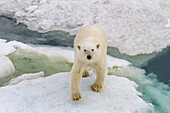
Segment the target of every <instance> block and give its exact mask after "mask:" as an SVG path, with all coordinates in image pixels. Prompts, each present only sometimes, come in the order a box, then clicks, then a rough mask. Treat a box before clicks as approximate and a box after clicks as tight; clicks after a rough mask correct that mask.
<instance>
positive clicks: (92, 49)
mask: <svg viewBox="0 0 170 113" xmlns="http://www.w3.org/2000/svg"><path fill="white" fill-rule="evenodd" d="M99 48H100V44H96V45H95V44H92V43H84V44H82V45H77V49H78V51H79V53H80V56H81V57H82V58H83V60H85V61H93V60H95V59H96V58H97V56H98V50H99Z"/></svg>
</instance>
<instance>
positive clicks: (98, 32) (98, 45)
mask: <svg viewBox="0 0 170 113" xmlns="http://www.w3.org/2000/svg"><path fill="white" fill-rule="evenodd" d="M74 50H75V57H74V65H73V67H72V70H71V84H70V85H71V99H72V100H79V99H81V93H80V81H81V77H82V74H83V72H86V71H87V68H88V67H92V68H93V69H95V70H96V73H97V78H96V81H95V83H94V84H93V85H92V87H91V88H92V90H93V91H96V92H100V91H102V90H103V89H104V84H105V79H106V75H107V64H106V56H107V38H106V35H105V33H104V31H103V30H102V29H100V28H99V27H97V26H94V25H88V26H85V27H83V28H81V29H80V30H79V32H78V33H77V35H76V38H75V40H74ZM88 55H90V56H91V59H90V60H88V59H87V56H88Z"/></svg>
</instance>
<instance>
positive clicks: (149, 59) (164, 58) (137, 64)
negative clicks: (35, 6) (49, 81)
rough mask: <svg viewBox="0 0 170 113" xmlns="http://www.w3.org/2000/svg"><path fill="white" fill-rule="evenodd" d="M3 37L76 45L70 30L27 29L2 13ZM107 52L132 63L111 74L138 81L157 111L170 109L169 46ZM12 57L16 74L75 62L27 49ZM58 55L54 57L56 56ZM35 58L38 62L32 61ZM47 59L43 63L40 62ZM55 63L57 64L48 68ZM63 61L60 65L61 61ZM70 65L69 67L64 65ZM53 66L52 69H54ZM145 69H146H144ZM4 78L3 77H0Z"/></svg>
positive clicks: (162, 112)
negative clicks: (142, 51)
mask: <svg viewBox="0 0 170 113" xmlns="http://www.w3.org/2000/svg"><path fill="white" fill-rule="evenodd" d="M0 38H2V39H7V40H8V41H10V40H17V41H20V42H23V43H31V44H38V45H42V44H45V45H53V46H69V47H73V40H74V36H70V35H69V33H66V32H63V31H53V32H48V33H38V32H35V31H31V30H28V29H27V28H26V26H25V25H22V24H19V25H17V24H16V21H15V20H14V19H11V18H8V17H4V16H0ZM108 54H109V55H111V56H114V57H117V58H122V59H126V60H128V61H130V62H131V63H132V64H133V65H131V66H128V67H125V68H122V67H117V68H113V69H112V70H110V71H109V74H114V75H117V76H123V77H126V78H128V79H130V80H133V81H135V82H136V83H137V84H138V85H139V87H138V90H139V91H140V92H142V94H143V95H142V96H141V98H143V99H144V100H145V101H147V102H150V103H152V104H153V105H154V107H155V112H156V113H168V112H170V86H169V85H168V84H169V76H170V71H169V69H170V62H169V58H170V56H169V55H170V49H166V50H164V51H163V52H161V53H153V54H149V55H137V56H133V57H132V56H128V55H125V54H121V53H120V52H119V51H118V50H117V49H115V48H111V47H109V48H108ZM9 58H10V59H11V60H12V61H13V63H14V62H15V63H14V65H15V67H17V69H16V73H15V74H14V76H18V75H20V74H22V73H25V72H26V71H29V72H36V71H41V69H44V71H45V73H46V74H47V75H50V74H52V73H57V72H62V71H70V69H71V66H72V64H69V63H67V62H64V60H63V59H60V58H57V59H58V60H56V58H51V59H47V58H46V57H44V56H39V55H38V54H36V53H35V54H33V55H31V56H30V55H29V52H27V53H24V55H23V53H22V52H20V53H16V54H14V55H13V56H9ZM36 59H41V62H35V61H36ZM54 59H55V60H54ZM22 62H26V63H27V64H28V62H32V63H31V65H27V66H26V68H23V64H22ZM33 62H35V65H34V64H33ZM41 63H44V65H43V66H42V65H40V64H41ZM48 63H50V65H51V66H54V67H55V66H56V65H55V64H57V66H59V67H60V68H58V67H55V68H58V69H59V70H55V68H51V67H50V68H49V65H45V64H48ZM59 64H60V65H59ZM64 67H67V69H64ZM51 69H52V70H51ZM145 70H146V71H145ZM0 82H2V80H1V81H0Z"/></svg>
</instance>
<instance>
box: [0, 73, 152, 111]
mask: <svg viewBox="0 0 170 113" xmlns="http://www.w3.org/2000/svg"><path fill="white" fill-rule="evenodd" d="M69 80H70V73H69V72H66V73H58V74H54V75H51V76H49V77H45V78H38V79H35V80H29V81H23V82H21V83H19V84H17V85H13V86H5V87H1V88H0V92H1V93H0V110H1V113H10V112H12V113H56V112H57V113H80V112H81V113H136V112H138V113H148V112H153V106H152V104H150V103H147V102H145V101H143V100H142V99H141V98H140V97H139V95H140V93H139V92H138V91H137V90H136V88H137V84H136V83H134V82H133V81H130V80H128V79H127V78H123V77H117V76H114V75H109V76H107V82H106V85H105V89H104V91H103V92H101V93H96V92H93V91H92V90H91V89H90V86H91V85H92V84H93V82H94V81H95V76H91V77H87V78H82V82H81V88H80V90H81V93H82V96H83V98H82V99H81V100H80V101H78V102H72V101H71V100H70V90H69V88H70V86H69Z"/></svg>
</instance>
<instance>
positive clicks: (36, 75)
mask: <svg viewBox="0 0 170 113" xmlns="http://www.w3.org/2000/svg"><path fill="white" fill-rule="evenodd" d="M44 76H45V74H44V72H43V71H41V72H39V73H29V74H23V75H21V76H18V77H16V78H13V79H11V80H10V81H9V82H8V83H5V84H4V85H3V86H6V85H15V84H18V83H20V82H22V81H24V80H32V79H37V78H39V77H44Z"/></svg>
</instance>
